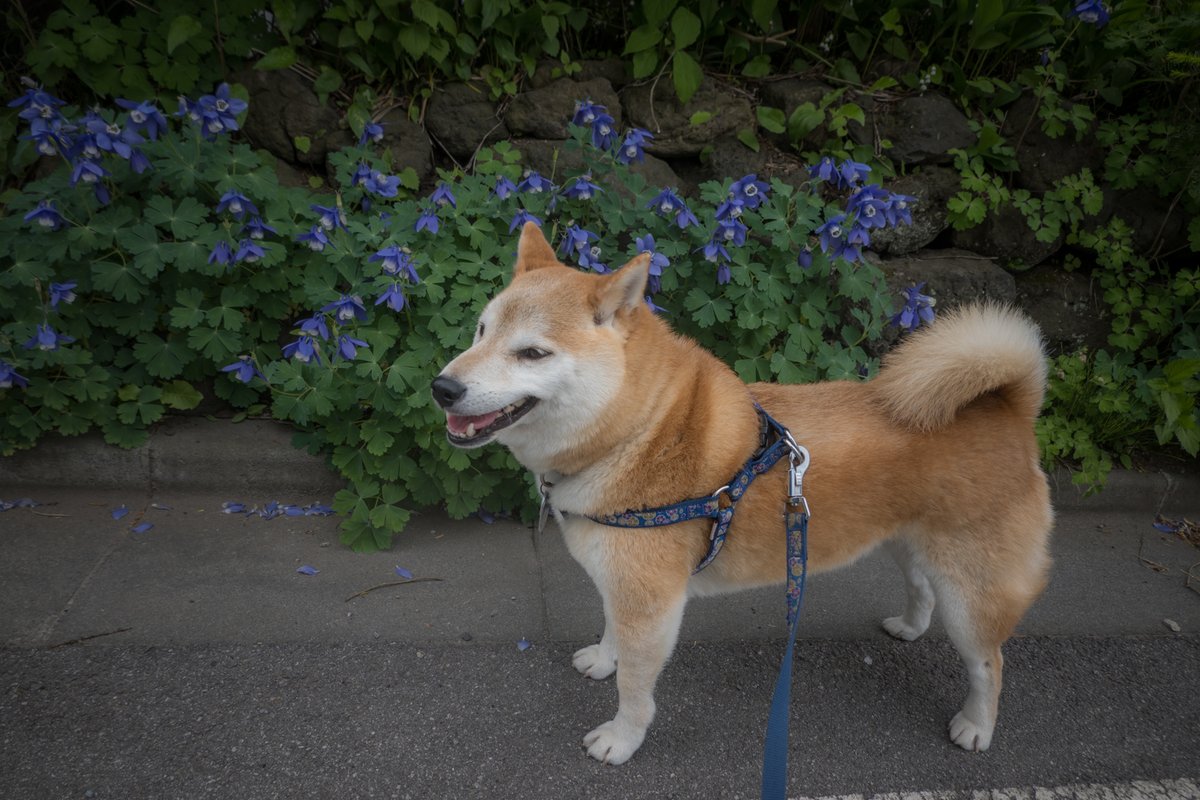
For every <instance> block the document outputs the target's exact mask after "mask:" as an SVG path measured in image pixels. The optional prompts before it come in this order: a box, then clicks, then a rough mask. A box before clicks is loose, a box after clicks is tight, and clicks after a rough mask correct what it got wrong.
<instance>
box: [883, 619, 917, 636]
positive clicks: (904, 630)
mask: <svg viewBox="0 0 1200 800" xmlns="http://www.w3.org/2000/svg"><path fill="white" fill-rule="evenodd" d="M883 629H884V630H885V631H887V632H888V633H889V634H891V635H892V636H895V637H896V638H897V639H903V640H904V641H906V642H911V641H914V640H915V639H916V638H917V637H919V636H920V635H921V634H922V633H924V632H925V629H924V628H914V627H913V626H912V625H909V624H908V623H907V622H905V621H904V617H902V616H901V617H888V618H887V619H885V620H884V621H883Z"/></svg>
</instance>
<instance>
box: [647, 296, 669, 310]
mask: <svg viewBox="0 0 1200 800" xmlns="http://www.w3.org/2000/svg"><path fill="white" fill-rule="evenodd" d="M646 307H647V308H649V309H650V311H651V313H654V314H666V313H668V312H667V310H666V309H665V308H663V307H662V306H656V305H655V304H654V300H652V299H651V298H650V295H646Z"/></svg>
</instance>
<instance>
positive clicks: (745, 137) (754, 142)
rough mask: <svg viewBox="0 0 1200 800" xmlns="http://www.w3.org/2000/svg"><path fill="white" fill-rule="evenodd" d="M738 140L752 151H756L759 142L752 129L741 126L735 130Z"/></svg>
mask: <svg viewBox="0 0 1200 800" xmlns="http://www.w3.org/2000/svg"><path fill="white" fill-rule="evenodd" d="M737 138H738V141H739V142H741V143H742V144H744V145H746V147H749V148H750V149H751V150H753V151H754V152H756V153H757V152H758V148H759V144H758V137H757V136H755V135H754V131H752V130H750V129H749V128H742V129H741V130H740V131H738V132H737Z"/></svg>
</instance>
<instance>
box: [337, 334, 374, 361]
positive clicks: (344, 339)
mask: <svg viewBox="0 0 1200 800" xmlns="http://www.w3.org/2000/svg"><path fill="white" fill-rule="evenodd" d="M368 346H369V345H368V344H367V343H366V342H364V341H363V340H362V339H355V338H354V337H353V336H350V335H349V334H346V333H343V334H342V335H341V336H339V337H338V342H337V352H338V355H340V356H341V357H342V358H344V359H346V360H347V361H350V360H351V359H353V358H354V357H355V356H356V355H358V348H360V347H368Z"/></svg>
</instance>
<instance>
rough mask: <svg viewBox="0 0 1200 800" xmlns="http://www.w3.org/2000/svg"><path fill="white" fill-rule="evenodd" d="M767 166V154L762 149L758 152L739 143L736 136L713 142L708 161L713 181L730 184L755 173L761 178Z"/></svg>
mask: <svg viewBox="0 0 1200 800" xmlns="http://www.w3.org/2000/svg"><path fill="white" fill-rule="evenodd" d="M766 165H767V154H766V152H765V151H764V150H763V148H762V147H760V148H759V150H758V152H755V151H753V150H751V149H750V148H749V147H747V146H746V145H744V144H742V143H741V142H740V141H738V139H737V137H736V136H727V137H725V138H723V139H718V140H717V141H715V142H713V149H712V153H711V154H710V155H709V159H708V170H709V172H710V174H711V175H712V177H713V179H714V180H716V181H719V182H721V183H729V181H730V179H733V180H737V179H738V178H741V177H742V176H744V175H749V174H750V173H754V174H756V175H759V176H760V177H761V175H762V172H763V170H764V168H765V167H766Z"/></svg>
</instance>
